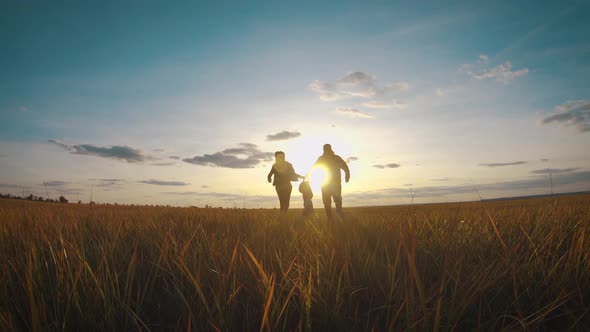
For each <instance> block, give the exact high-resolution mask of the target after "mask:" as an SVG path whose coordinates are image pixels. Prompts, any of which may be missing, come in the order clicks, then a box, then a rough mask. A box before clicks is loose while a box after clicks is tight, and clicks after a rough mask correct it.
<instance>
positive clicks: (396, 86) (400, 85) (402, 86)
mask: <svg viewBox="0 0 590 332" xmlns="http://www.w3.org/2000/svg"><path fill="white" fill-rule="evenodd" d="M411 87H412V86H411V85H410V83H408V82H395V83H392V84H388V85H386V86H385V89H387V90H391V91H406V90H409V89H410V88H411Z"/></svg>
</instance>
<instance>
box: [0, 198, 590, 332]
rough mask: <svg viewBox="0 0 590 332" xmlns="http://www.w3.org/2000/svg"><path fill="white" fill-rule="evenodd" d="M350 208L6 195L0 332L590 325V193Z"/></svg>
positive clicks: (0, 245)
mask: <svg viewBox="0 0 590 332" xmlns="http://www.w3.org/2000/svg"><path fill="white" fill-rule="evenodd" d="M345 212H346V213H347V220H346V221H344V222H339V223H333V224H328V223H327V221H326V220H325V219H324V217H323V216H322V215H321V213H320V214H318V215H320V217H319V219H317V220H314V221H304V220H303V219H301V218H300V217H299V213H300V211H297V210H294V211H290V214H289V216H288V217H287V220H284V221H282V222H281V221H279V220H277V217H278V211H274V210H231V209H223V210H219V209H195V208H163V207H127V206H103V205H101V206H88V205H75V204H50V203H37V202H28V201H17V200H0V262H1V264H0V330H131V329H139V330H217V331H228V330H234V331H242V330H253V331H256V330H257V331H276V330H306V331H308V330H318V331H324V330H376V331H386V330H387V331H401V330H435V331H441V330H442V331H446V330H457V331H463V330H474V329H481V330H500V329H505V330H523V329H525V330H533V331H534V330H551V329H572V330H590V312H589V311H590V240H589V239H588V236H589V235H590V196H563V197H559V198H546V199H529V200H515V201H505V202H485V203H454V204H432V205H419V206H401V207H382V208H352V209H345Z"/></svg>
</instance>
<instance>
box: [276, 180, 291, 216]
mask: <svg viewBox="0 0 590 332" xmlns="http://www.w3.org/2000/svg"><path fill="white" fill-rule="evenodd" d="M275 190H276V191H277V195H278V196H279V202H280V203H281V212H283V213H287V210H288V209H289V201H290V200H291V190H293V186H291V184H290V183H289V184H287V185H282V186H276V187H275Z"/></svg>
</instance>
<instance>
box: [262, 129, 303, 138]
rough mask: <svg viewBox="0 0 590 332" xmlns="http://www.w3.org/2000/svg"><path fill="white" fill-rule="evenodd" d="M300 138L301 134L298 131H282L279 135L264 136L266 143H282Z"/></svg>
mask: <svg viewBox="0 0 590 332" xmlns="http://www.w3.org/2000/svg"><path fill="white" fill-rule="evenodd" d="M299 136H301V133H300V132H298V131H286V130H283V131H281V132H280V133H276V134H272V135H266V140H267V141H284V140H288V139H292V138H296V137H299Z"/></svg>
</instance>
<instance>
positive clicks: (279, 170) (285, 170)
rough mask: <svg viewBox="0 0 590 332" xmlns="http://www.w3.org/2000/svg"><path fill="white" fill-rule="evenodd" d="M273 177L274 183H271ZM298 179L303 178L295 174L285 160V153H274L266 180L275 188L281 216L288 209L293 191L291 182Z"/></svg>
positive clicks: (291, 166)
mask: <svg viewBox="0 0 590 332" xmlns="http://www.w3.org/2000/svg"><path fill="white" fill-rule="evenodd" d="M273 175H274V181H272V176H273ZM300 178H301V179H303V178H304V177H303V176H301V175H299V174H297V173H295V169H294V168H293V165H291V163H290V162H288V161H286V160H285V153H284V152H283V151H277V152H275V163H274V164H273V165H272V168H271V169H270V172H269V173H268V176H267V179H268V182H271V181H272V185H273V186H275V190H276V191H277V196H279V202H280V203H281V214H286V213H287V210H288V209H289V201H290V200H291V190H292V189H293V186H291V181H297V180H298V179H300Z"/></svg>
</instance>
